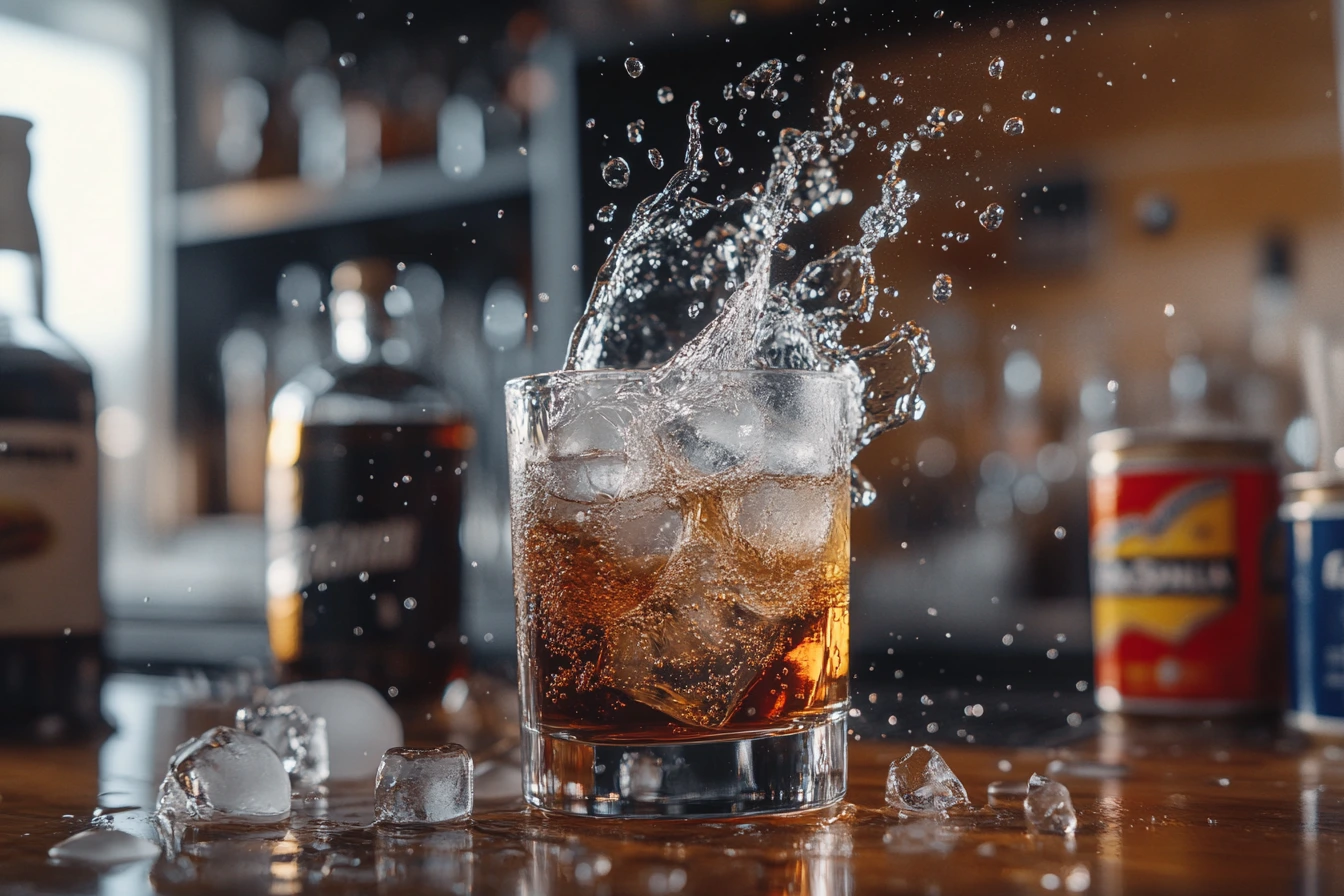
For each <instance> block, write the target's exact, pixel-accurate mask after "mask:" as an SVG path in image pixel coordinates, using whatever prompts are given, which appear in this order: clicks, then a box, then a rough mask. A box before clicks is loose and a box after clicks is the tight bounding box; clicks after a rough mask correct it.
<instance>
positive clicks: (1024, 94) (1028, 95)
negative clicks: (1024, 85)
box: [1022, 90, 1036, 102]
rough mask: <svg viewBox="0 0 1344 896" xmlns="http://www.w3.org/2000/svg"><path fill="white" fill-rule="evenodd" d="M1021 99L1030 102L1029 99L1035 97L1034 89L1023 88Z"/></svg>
mask: <svg viewBox="0 0 1344 896" xmlns="http://www.w3.org/2000/svg"><path fill="white" fill-rule="evenodd" d="M1022 99H1024V100H1027V101H1028V102H1030V101H1031V100H1034V99H1036V91H1034V90H1024V91H1022Z"/></svg>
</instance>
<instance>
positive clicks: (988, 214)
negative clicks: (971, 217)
mask: <svg viewBox="0 0 1344 896" xmlns="http://www.w3.org/2000/svg"><path fill="white" fill-rule="evenodd" d="M1002 224H1003V206H1001V205H999V204H998V203H997V202H991V203H990V204H989V205H988V206H986V207H985V210H984V211H982V212H981V213H980V226H981V227H983V228H985V229H986V230H988V231H989V232H990V233H993V232H994V231H996V230H998V229H999V226H1000V225H1002Z"/></svg>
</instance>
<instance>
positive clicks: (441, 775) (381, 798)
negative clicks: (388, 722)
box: [374, 744, 474, 824]
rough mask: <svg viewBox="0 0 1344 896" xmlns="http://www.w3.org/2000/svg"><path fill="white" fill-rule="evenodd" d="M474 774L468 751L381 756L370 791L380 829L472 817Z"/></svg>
mask: <svg viewBox="0 0 1344 896" xmlns="http://www.w3.org/2000/svg"><path fill="white" fill-rule="evenodd" d="M473 775H474V771H473V768H472V762H471V754H470V753H468V752H467V749H466V747H463V746H459V745H458V744H448V745H447V746H443V747H434V748H432V749H428V750H417V749H413V748H411V747H396V748H394V749H391V750H388V751H387V752H386V753H384V754H383V759H382V762H381V763H380V764H379V766H378V782H377V785H376V786H375V788H374V802H375V809H374V813H375V818H376V820H377V821H378V822H380V823H383V824H435V823H437V822H441V821H452V820H453V819H456V818H463V817H465V816H467V815H470V814H471V802H472V786H473V780H472V779H473Z"/></svg>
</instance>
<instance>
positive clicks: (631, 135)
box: [625, 118, 644, 143]
mask: <svg viewBox="0 0 1344 896" xmlns="http://www.w3.org/2000/svg"><path fill="white" fill-rule="evenodd" d="M625 137H626V139H627V140H629V141H630V142H631V143H643V142H644V119H642V118H640V119H636V120H635V121H632V122H630V123H629V124H627V125H626V126H625Z"/></svg>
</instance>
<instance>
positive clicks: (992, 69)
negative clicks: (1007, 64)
mask: <svg viewBox="0 0 1344 896" xmlns="http://www.w3.org/2000/svg"><path fill="white" fill-rule="evenodd" d="M989 76H990V77H991V78H994V79H995V80H997V79H999V78H1002V77H1003V57H1002V56H995V57H994V58H993V59H991V60H989Z"/></svg>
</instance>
